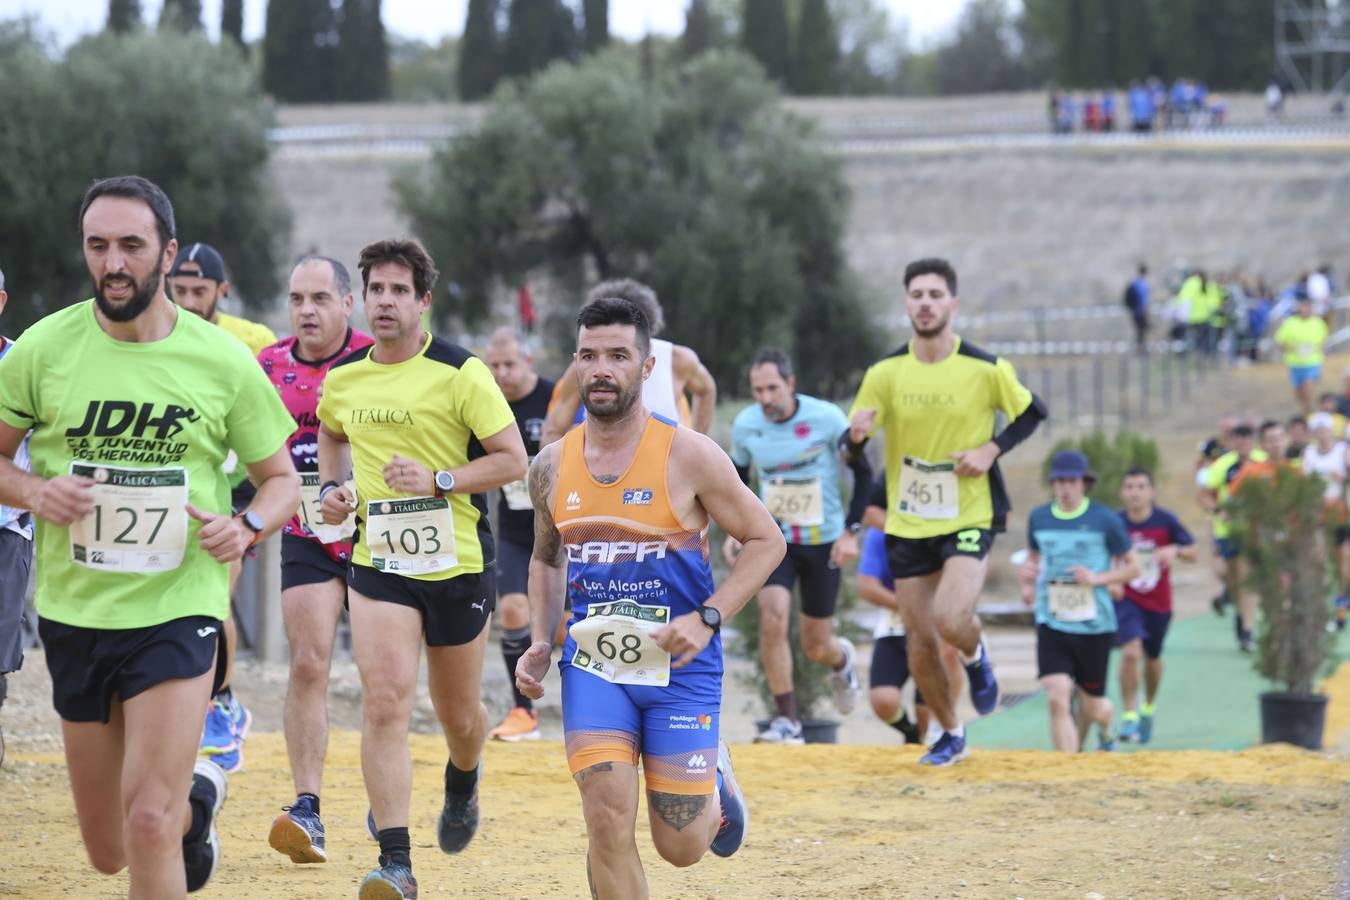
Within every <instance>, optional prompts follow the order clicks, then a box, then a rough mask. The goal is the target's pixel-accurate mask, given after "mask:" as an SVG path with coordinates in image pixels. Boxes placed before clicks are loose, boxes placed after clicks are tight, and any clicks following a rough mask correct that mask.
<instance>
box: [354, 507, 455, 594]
mask: <svg viewBox="0 0 1350 900" xmlns="http://www.w3.org/2000/svg"><path fill="white" fill-rule="evenodd" d="M365 539H366V546H367V547H369V548H370V565H371V568H373V569H377V570H379V571H381V572H391V573H393V574H394V575H426V574H428V573H431V572H444V571H447V570H449V569H453V568H454V567H455V566H457V565H458V564H459V557H458V556H457V555H456V553H455V517H454V514H453V513H452V512H451V511H450V500H449V499H448V498H446V497H410V498H406V499H402V500H372V501H370V502H369V503H367V504H366V532H365Z"/></svg>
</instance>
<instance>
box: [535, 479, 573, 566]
mask: <svg viewBox="0 0 1350 900" xmlns="http://www.w3.org/2000/svg"><path fill="white" fill-rule="evenodd" d="M529 479H530V480H529V485H530V500H531V502H532V503H533V504H534V558H535V559H538V560H540V561H541V562H546V563H548V564H549V565H550V566H561V565H562V564H563V562H564V560H565V557H564V555H563V545H562V534H561V533H560V532H559V531H558V527H557V525H555V524H554V522H553V509H552V508H551V507H550V506H549V502H548V495H549V492H550V491H552V490H553V480H554V477H553V463H552V461H551V460H550V459H549V458H548V457H547V456H546V455H544V454H542V453H541V454H540V455H539V456H537V457H535V460H534V462H533V463H531V464H530V475H529Z"/></svg>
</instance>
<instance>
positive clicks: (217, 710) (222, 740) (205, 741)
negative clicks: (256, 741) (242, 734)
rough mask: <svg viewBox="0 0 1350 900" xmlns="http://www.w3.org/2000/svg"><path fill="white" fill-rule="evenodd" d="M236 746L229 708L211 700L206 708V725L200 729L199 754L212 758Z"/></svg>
mask: <svg viewBox="0 0 1350 900" xmlns="http://www.w3.org/2000/svg"><path fill="white" fill-rule="evenodd" d="M236 745H237V741H236V740H235V736H234V720H233V719H232V718H231V717H230V710H229V708H228V707H227V706H226V705H225V704H224V703H221V702H220V701H219V700H212V701H211V704H210V706H208V707H207V708H206V724H205V725H204V726H203V727H202V742H201V753H202V754H203V755H212V756H214V755H216V754H218V753H228V752H229V751H231V750H233V749H234V748H235V746H236Z"/></svg>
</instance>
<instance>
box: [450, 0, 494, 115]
mask: <svg viewBox="0 0 1350 900" xmlns="http://www.w3.org/2000/svg"><path fill="white" fill-rule="evenodd" d="M497 13H498V4H497V0H469V9H468V12H467V13H466V14H465V16H464V38H463V41H462V45H461V48H460V54H459V69H458V77H459V96H460V97H461V98H462V99H464V100H467V101H474V100H482V99H483V98H484V97H486V96H487V95H488V94H491V93H492V89H493V88H494V87H496V86H497V77H498V76H499V75H500V74H501V44H500V42H499V40H498V38H497Z"/></svg>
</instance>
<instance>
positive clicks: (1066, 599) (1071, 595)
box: [1045, 581, 1097, 622]
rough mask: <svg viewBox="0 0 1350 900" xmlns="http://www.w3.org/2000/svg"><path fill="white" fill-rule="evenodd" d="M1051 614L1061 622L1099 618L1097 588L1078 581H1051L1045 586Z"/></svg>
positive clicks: (1088, 620) (1089, 620)
mask: <svg viewBox="0 0 1350 900" xmlns="http://www.w3.org/2000/svg"><path fill="white" fill-rule="evenodd" d="M1045 589H1046V593H1047V594H1048V595H1049V601H1050V615H1052V616H1054V617H1055V618H1056V619H1058V620H1059V621H1061V622H1091V621H1092V620H1093V619H1095V618H1097V597H1096V593H1095V591H1096V589H1095V588H1093V586H1092V585H1090V584H1079V583H1078V582H1076V581H1051V582H1050V583H1049V584H1047V585H1046V586H1045Z"/></svg>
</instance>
